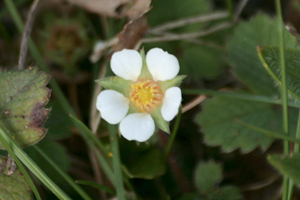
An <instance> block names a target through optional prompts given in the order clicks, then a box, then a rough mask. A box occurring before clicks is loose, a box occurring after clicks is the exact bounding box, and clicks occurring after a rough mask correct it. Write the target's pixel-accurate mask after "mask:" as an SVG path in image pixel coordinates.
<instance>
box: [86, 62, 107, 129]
mask: <svg viewBox="0 0 300 200" xmlns="http://www.w3.org/2000/svg"><path fill="white" fill-rule="evenodd" d="M105 74H106V63H104V64H103V65H102V66H101V69H100V71H99V75H98V79H101V78H104V77H105ZM101 90H102V86H100V85H98V84H96V86H95V88H94V92H93V97H92V102H91V108H90V120H89V121H90V124H89V126H90V128H91V131H92V132H93V133H96V131H97V128H98V126H99V124H100V114H99V112H98V111H97V109H96V102H97V97H98V95H99V94H100V92H101Z"/></svg>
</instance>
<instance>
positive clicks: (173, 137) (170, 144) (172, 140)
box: [165, 105, 182, 158]
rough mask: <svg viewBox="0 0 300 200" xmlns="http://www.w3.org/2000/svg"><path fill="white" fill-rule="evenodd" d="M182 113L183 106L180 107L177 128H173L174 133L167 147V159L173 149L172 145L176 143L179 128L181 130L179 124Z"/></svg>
mask: <svg viewBox="0 0 300 200" xmlns="http://www.w3.org/2000/svg"><path fill="white" fill-rule="evenodd" d="M181 113H182V106H181V105H180V107H179V112H178V115H177V118H176V122H175V126H174V128H173V131H172V133H171V139H170V140H169V142H168V145H167V148H166V150H165V158H167V157H168V155H169V153H170V151H171V148H172V145H173V143H174V140H175V138H176V135H177V131H178V128H179V124H180V119H181Z"/></svg>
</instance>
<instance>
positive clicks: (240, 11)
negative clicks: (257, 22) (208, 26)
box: [233, 0, 248, 22]
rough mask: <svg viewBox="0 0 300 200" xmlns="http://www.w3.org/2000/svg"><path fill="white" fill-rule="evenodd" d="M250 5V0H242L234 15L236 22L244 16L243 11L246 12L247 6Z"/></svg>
mask: <svg viewBox="0 0 300 200" xmlns="http://www.w3.org/2000/svg"><path fill="white" fill-rule="evenodd" d="M247 3H248V0H241V1H240V3H239V4H238V5H237V7H236V10H235V14H234V20H233V21H234V22H237V20H238V19H239V17H240V15H241V14H242V11H243V10H244V8H245V6H246V4H247Z"/></svg>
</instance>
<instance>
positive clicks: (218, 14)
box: [150, 0, 231, 33]
mask: <svg viewBox="0 0 300 200" xmlns="http://www.w3.org/2000/svg"><path fill="white" fill-rule="evenodd" d="M230 1H231V0H230ZM226 17H228V13H227V12H214V13H209V14H206V15H200V16H193V17H189V18H185V19H180V20H176V21H172V22H167V23H165V24H162V25H159V26H157V27H154V28H152V29H151V30H150V32H151V33H154V32H162V31H166V30H170V29H174V28H179V27H182V26H186V25H189V24H194V23H200V22H208V21H212V20H217V19H224V18H226Z"/></svg>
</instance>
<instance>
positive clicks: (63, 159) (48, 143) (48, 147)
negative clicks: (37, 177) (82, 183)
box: [24, 137, 71, 182]
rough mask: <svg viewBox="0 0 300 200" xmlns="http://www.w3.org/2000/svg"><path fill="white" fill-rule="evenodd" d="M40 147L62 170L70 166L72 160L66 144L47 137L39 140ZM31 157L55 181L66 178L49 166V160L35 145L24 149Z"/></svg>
mask: <svg viewBox="0 0 300 200" xmlns="http://www.w3.org/2000/svg"><path fill="white" fill-rule="evenodd" d="M36 145H38V147H39V148H40V149H41V150H42V151H43V152H44V153H45V154H47V156H48V157H49V158H51V159H52V161H53V162H54V163H56V164H57V165H58V166H59V167H60V168H61V170H63V171H65V172H67V171H68V170H69V169H70V167H71V164H70V160H69V158H68V155H67V151H66V149H65V147H64V146H62V145H60V144H59V143H57V142H56V141H53V140H51V139H48V138H47V137H46V138H45V139H44V140H42V141H41V142H39V143H38V144H36ZM24 150H25V152H26V153H27V154H28V155H29V156H30V158H31V159H32V160H33V161H34V162H35V163H36V164H37V165H38V166H39V167H40V168H41V169H43V171H44V172H45V174H47V176H49V177H51V178H52V180H53V181H55V182H63V181H64V178H63V177H61V176H60V175H59V173H58V172H57V171H56V170H54V169H53V168H52V167H49V163H48V162H47V160H46V159H45V158H44V157H43V156H42V155H41V154H39V153H38V152H37V151H36V150H35V148H34V147H28V148H25V149H24Z"/></svg>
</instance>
